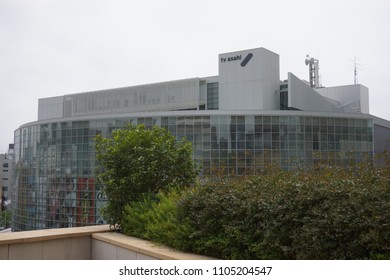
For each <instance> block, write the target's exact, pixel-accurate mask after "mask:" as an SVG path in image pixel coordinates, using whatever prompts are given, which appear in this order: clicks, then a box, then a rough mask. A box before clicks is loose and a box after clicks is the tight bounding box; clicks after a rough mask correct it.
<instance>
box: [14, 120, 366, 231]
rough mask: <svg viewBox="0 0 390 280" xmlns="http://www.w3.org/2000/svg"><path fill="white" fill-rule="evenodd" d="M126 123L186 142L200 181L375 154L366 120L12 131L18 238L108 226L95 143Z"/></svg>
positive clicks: (109, 123) (98, 124)
mask: <svg viewBox="0 0 390 280" xmlns="http://www.w3.org/2000/svg"><path fill="white" fill-rule="evenodd" d="M129 123H130V124H141V123H143V124H145V126H146V127H152V126H153V125H157V126H161V127H164V128H166V129H167V130H168V131H170V132H171V133H172V134H173V135H175V137H176V138H177V139H180V138H182V137H185V138H187V139H188V140H189V141H191V142H192V143H193V157H194V159H195V160H196V161H198V162H199V163H200V164H201V166H202V174H203V175H208V174H213V173H217V172H218V173H219V174H246V173H254V172H257V171H260V170H263V169H264V168H267V167H269V166H272V165H276V166H281V167H282V168H285V169H293V168H296V167H297V166H298V167H313V166H318V165H321V164H327V165H350V164H353V163H355V162H358V161H361V160H365V159H371V158H372V152H373V128H372V120H371V119H369V118H341V117H325V116H322V117H321V116H309V115H307V116H306V115H302V116H300V115H287V116H285V115H283V116H279V115H236V116H232V115H222V114H211V115H207V114H204V113H203V114H201V115H199V114H198V115H191V116H188V115H176V116H159V117H126V118H111V119H97V120H85V121H81V120H79V121H77V120H74V121H58V122H51V123H45V124H34V123H32V124H30V125H25V126H24V127H22V128H20V129H18V130H16V131H15V159H16V162H15V175H16V176H15V182H14V186H15V188H14V196H13V200H12V207H13V230H16V231H18V230H33V229H43V228H56V227H75V226H85V225H94V224H99V223H104V221H103V219H102V218H101V216H100V214H99V211H98V209H99V208H100V207H101V205H102V203H104V198H103V196H102V192H101V190H100V186H99V184H97V182H96V180H95V175H94V172H95V170H94V169H95V154H94V148H93V138H94V137H95V136H96V135H97V134H102V135H103V136H105V137H109V136H110V135H111V132H112V131H113V130H114V129H118V128H123V127H126V126H127V125H128V124H129Z"/></svg>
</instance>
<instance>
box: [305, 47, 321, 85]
mask: <svg viewBox="0 0 390 280" xmlns="http://www.w3.org/2000/svg"><path fill="white" fill-rule="evenodd" d="M305 64H306V65H309V81H310V87H312V88H319V87H320V74H319V70H320V67H319V60H318V59H316V58H313V57H312V58H310V56H309V55H308V54H307V55H306V59H305Z"/></svg>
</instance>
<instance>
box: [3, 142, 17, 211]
mask: <svg viewBox="0 0 390 280" xmlns="http://www.w3.org/2000/svg"><path fill="white" fill-rule="evenodd" d="M13 151H14V144H9V148H8V153H7V154H0V166H1V167H2V168H1V170H0V178H1V182H0V212H1V211H5V210H7V209H8V208H9V206H10V204H11V190H12V188H11V187H12V175H13V156H14V154H13Z"/></svg>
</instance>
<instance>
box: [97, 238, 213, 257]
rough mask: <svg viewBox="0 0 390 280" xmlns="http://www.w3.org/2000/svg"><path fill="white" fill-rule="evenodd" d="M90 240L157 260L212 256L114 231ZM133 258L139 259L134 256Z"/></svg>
mask: <svg viewBox="0 0 390 280" xmlns="http://www.w3.org/2000/svg"><path fill="white" fill-rule="evenodd" d="M92 240H99V241H102V242H105V243H107V244H111V245H112V247H113V248H114V249H113V250H115V248H121V249H125V250H128V251H130V252H129V254H127V255H130V254H131V253H133V255H135V256H137V255H139V254H142V255H144V256H148V257H150V258H151V259H159V260H212V259H213V258H210V257H206V256H201V255H195V254H189V253H183V252H179V251H176V250H173V249H172V248H169V247H167V246H163V245H156V244H155V243H153V242H150V241H147V240H143V239H139V238H135V237H130V236H126V235H123V234H120V233H116V232H104V233H94V234H92ZM134 259H139V258H136V257H134Z"/></svg>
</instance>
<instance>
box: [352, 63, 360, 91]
mask: <svg viewBox="0 0 390 280" xmlns="http://www.w3.org/2000/svg"><path fill="white" fill-rule="evenodd" d="M357 60H360V59H359V58H358V57H356V56H355V57H354V58H353V61H354V63H353V83H354V84H355V85H357V84H358V83H359V81H358V70H360V69H359V68H358V63H357Z"/></svg>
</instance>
